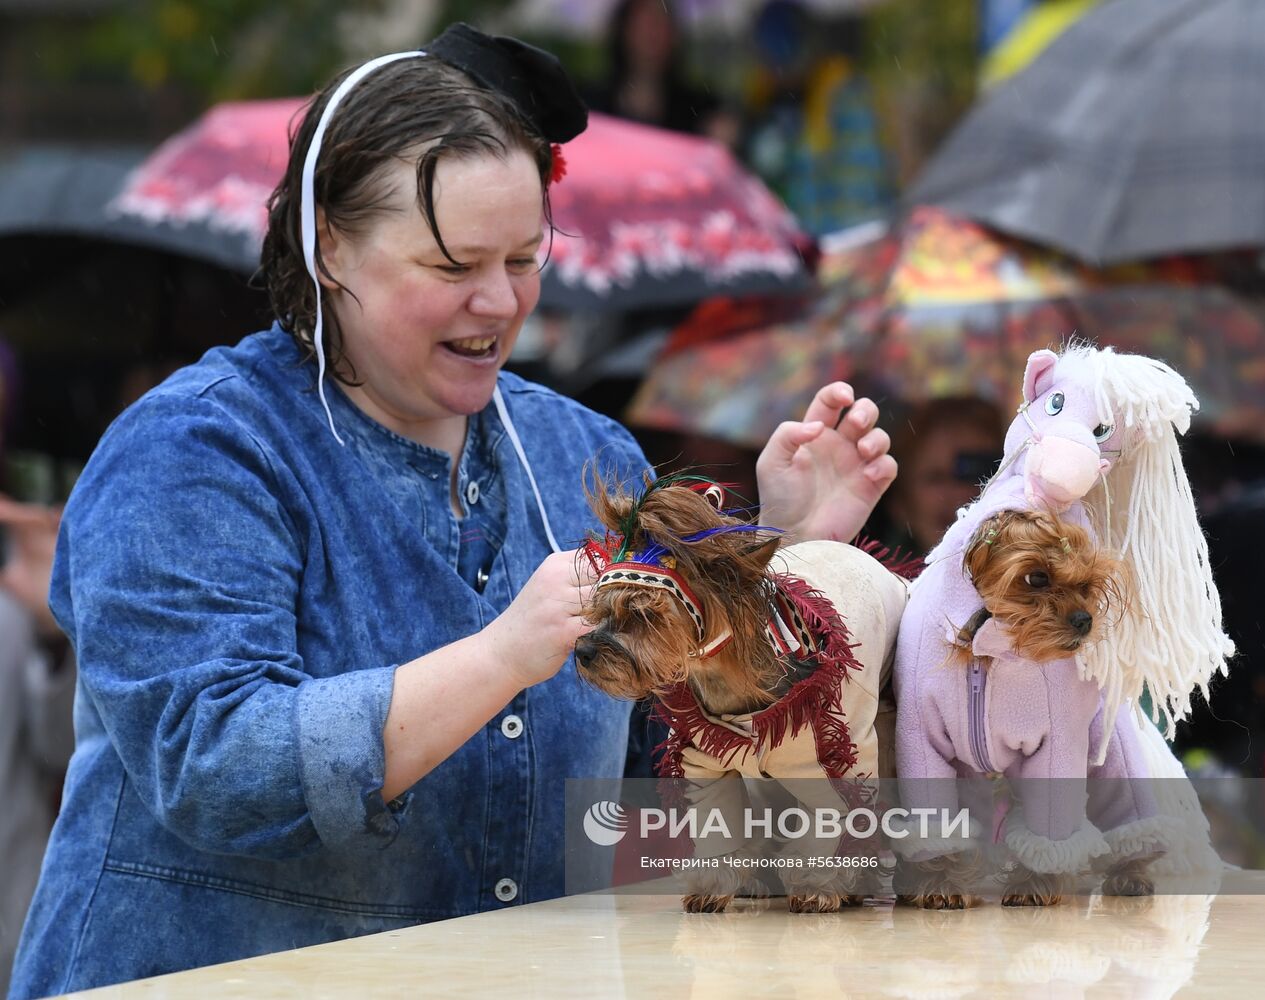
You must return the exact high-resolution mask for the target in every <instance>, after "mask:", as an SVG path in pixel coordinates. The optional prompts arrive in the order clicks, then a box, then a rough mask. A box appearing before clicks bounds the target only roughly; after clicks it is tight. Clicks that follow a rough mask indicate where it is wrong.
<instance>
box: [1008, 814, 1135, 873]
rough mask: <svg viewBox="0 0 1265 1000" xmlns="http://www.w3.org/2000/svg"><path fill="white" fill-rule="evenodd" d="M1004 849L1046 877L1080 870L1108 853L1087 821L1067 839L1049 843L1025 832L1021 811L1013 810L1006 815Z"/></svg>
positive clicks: (1046, 839) (1035, 834) (1096, 828)
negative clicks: (1007, 849) (1008, 849)
mask: <svg viewBox="0 0 1265 1000" xmlns="http://www.w3.org/2000/svg"><path fill="white" fill-rule="evenodd" d="M1006 846H1007V847H1009V848H1010V850H1011V852H1012V853H1013V854H1014V855H1015V857H1016V858H1017V859H1018V861H1019V862H1020V864H1022V865H1023V866H1024V867H1025V868H1027V869H1028V870H1029V871H1034V872H1041V873H1043V874H1047V875H1053V874H1056V873H1057V874H1071V873H1073V872H1079V871H1083V870H1084V869H1086V868H1088V867H1089V863H1090V861H1092V860H1093V859H1094V858H1096V857H1098V856H1100V855H1103V854H1107V853H1108V852H1109V851H1110V850H1111V848H1110V847H1108V846H1107V841H1106V840H1104V839H1103V835H1102V833H1101V832H1100V831H1099V829H1098V827H1096V826H1094V824H1093V823H1091V822H1090V821H1089V820H1085V822H1084V823H1083V824H1082V826H1081V828H1080V829H1079V830H1077V831H1076V832H1075V833H1074V834H1072V835H1071V836H1070V837H1068V838H1067V839H1066V840H1051V839H1050V838H1049V837H1043V836H1041V835H1040V834H1038V833H1033V832H1032V831H1031V830H1029V829H1028V827H1027V824H1025V823H1024V821H1023V810H1022V809H1012V810H1011V811H1010V813H1009V814H1008V815H1007V816H1006Z"/></svg>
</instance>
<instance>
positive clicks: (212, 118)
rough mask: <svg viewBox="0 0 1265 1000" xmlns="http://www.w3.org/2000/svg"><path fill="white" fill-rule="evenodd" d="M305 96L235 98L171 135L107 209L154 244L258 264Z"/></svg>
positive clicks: (229, 263)
mask: <svg viewBox="0 0 1265 1000" xmlns="http://www.w3.org/2000/svg"><path fill="white" fill-rule="evenodd" d="M306 103H307V102H306V100H304V99H299V98H281V99H277V100H265V101H232V102H228V103H225V104H219V105H216V106H215V107H213V108H211V109H210V110H209V111H207V112H206V114H204V115H203V116H202V117H201V118H199V119H198V120H197V121H196V122H194V123H193V124H192V125H191V126H190V127H189V128H187V129H185V130H183V131H182V132H179V133H177V134H176V135H175V136H173V137H172V138H170V139H168V140H167V141H166V142H164V143H163V144H162V145H161V146H159V148H158V149H157V150H156V151H155V152H154V154H153V155H152V156H150V157H149V158H148V159H146V160H145V162H144V163H143V164H142V165H141V166H140V168H139V169H138V170H137V171H136V172H135V173H133V174H132V176H131V177H130V179H129V181H128V183H127V185H126V186H125V187H124V188H123V190H121V191H120V192H119V193H118V194H117V195H116V196H115V197H114V199H113V200H112V201H111V202H110V203H109V205H108V206H107V209H106V210H107V214H109V215H110V216H111V217H112V218H114V219H117V220H119V221H120V222H122V221H124V220H125V221H126V222H127V223H129V224H130V225H132V226H133V227H135V229H136V231H138V232H139V233H144V234H146V235H147V236H148V241H147V242H149V243H150V244H151V245H155V246H161V247H162V248H164V249H168V250H171V251H173V252H176V253H184V254H188V255H190V256H194V257H200V258H203V259H206V260H211V261H213V262H215V263H217V264H221V265H223V266H226V267H234V268H236V269H238V270H241V271H244V272H249V271H253V270H254V269H255V268H256V266H258V264H259V248H260V245H261V244H262V242H263V234H264V231H265V229H266V228H267V221H268V217H267V210H266V204H267V201H268V196H269V195H270V194H271V193H272V190H273V188H275V187H276V186H277V182H278V181H279V180H280V179H281V175H282V173H283V172H284V171H285V166H286V161H287V160H288V159H289V156H290V142H289V132H288V130H289V127H290V125H291V123H297V119H298V118H299V116H300V115H301V114H302V111H303V108H304V106H305V105H306Z"/></svg>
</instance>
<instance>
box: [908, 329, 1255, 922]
mask: <svg viewBox="0 0 1265 1000" xmlns="http://www.w3.org/2000/svg"><path fill="white" fill-rule="evenodd" d="M1023 398H1024V403H1023V405H1022V406H1021V407H1020V411H1019V416H1018V417H1017V418H1016V419H1015V421H1014V423H1013V424H1012V425H1011V427H1010V430H1009V432H1008V434H1007V436H1006V445H1005V458H1004V460H1003V463H1002V467H1001V469H1000V471H999V472H998V473H997V474H996V475H995V476H994V477H993V478H992V479H991V480H990V481H989V482H988V484H986V486H985V487H984V490H983V492H982V493H981V495H980V497H979V499H978V500H976V501H975V502H974V503H973V504H972V505H971V506H970V507H968V508H966V509H965V510H964V511H963V512H961V514H960V516H959V520H958V521H957V523H955V524H954V525H952V526H951V527H950V528H949V530H948V531H947V532H946V533H945V536H944V539H943V540H942V541H941V542H940V544H939V545H938V546H937V547H936V548H935V549H934V550H933V551H932V552H931V553H929V555H928V557H927V569H926V571H925V572H924V573H923V574H922V575H921V576H920V577H919V579H918V580H917V581H916V583H915V585H914V587H913V588H912V592H911V596H910V602H909V607H908V609H907V611H906V614H905V619H904V622H903V623H902V625H901V632H900V638H899V642H898V648H897V654H896V664H895V676H894V685H895V690H896V698H897V704H898V706H899V708H898V720H897V733H896V743H897V746H896V752H897V770H898V774H899V776H900V790H901V799H902V804H903V805H905V806H906V807H907V808H909V807H930V808H934V809H936V810H939V809H949V810H951V811H953V810H955V808H956V807H957V806H958V805H959V801H958V788H959V786H958V783H957V781H956V780H955V779H958V778H960V777H969V776H973V775H982V774H983V775H987V774H994V775H996V774H1003V775H1004V776H1005V778H1006V779H1007V781H1008V783H1009V784H1010V786H1011V789H1012V791H1013V792H1014V797H1015V798H1016V799H1017V803H1016V804H1014V805H1012V806H1011V807H1010V808H1009V811H1008V812H1005V813H1004V818H1001V817H998V820H999V821H998V822H996V823H995V827H996V828H995V830H992V831H985V830H983V829H975V830H972V831H970V832H969V834H968V835H967V836H964V837H944V836H938V835H937V834H936V832H934V831H933V832H932V834H931V836H909V837H907V838H905V839H904V840H898V841H895V842H894V845H893V846H894V847H895V849H896V850H897V851H898V853H900V854H901V855H902V864H901V866H900V868H899V869H898V872H897V891H898V895H899V896H900V897H901V898H902V901H905V902H912V903H915V904H916V905H921V906H926V907H933V908H958V907H961V906H964V905H968V904H969V897H968V895H967V893H966V892H965V891H963V888H962V885H963V883H964V882H965V880H966V877H967V875H966V873H967V872H968V871H969V870H970V868H971V863H970V862H969V861H968V859H969V858H970V857H971V856H972V852H973V851H974V850H975V849H978V848H987V847H988V844H989V842H990V841H997V842H1004V844H1005V846H1006V848H1008V850H1009V852H1010V854H1011V855H1012V856H1013V858H1014V859H1015V860H1016V861H1017V866H1016V867H1015V868H1014V869H1013V871H1012V874H1011V877H1010V880H1009V882H1008V885H1007V888H1006V890H1005V893H1004V895H1003V902H1004V903H1007V904H1010V905H1043V904H1049V903H1053V902H1057V901H1058V898H1059V896H1060V893H1061V892H1062V891H1063V889H1064V888H1065V887H1066V886H1067V885H1068V884H1069V883H1070V879H1071V878H1072V877H1074V876H1076V875H1078V874H1079V873H1081V872H1082V871H1086V870H1089V869H1090V868H1091V867H1098V868H1103V867H1105V868H1106V870H1107V878H1106V880H1105V882H1104V883H1103V891H1104V892H1107V893H1116V894H1148V893H1150V892H1151V891H1153V884H1152V883H1151V881H1150V877H1149V876H1150V875H1153V874H1156V873H1160V872H1166V873H1189V872H1195V871H1219V870H1220V869H1221V867H1222V866H1221V864H1220V862H1219V860H1218V859H1217V858H1216V856H1215V854H1214V853H1213V852H1212V850H1211V847H1210V846H1209V843H1208V836H1207V834H1208V827H1207V822H1206V820H1204V818H1203V816H1202V813H1201V812H1200V810H1199V807H1198V802H1197V800H1196V799H1195V796H1194V792H1193V789H1191V787H1190V786H1189V783H1188V782H1186V780H1185V774H1184V771H1183V770H1182V767H1181V764H1180V762H1178V761H1177V760H1176V758H1174V757H1173V755H1172V752H1171V751H1170V750H1169V748H1168V745H1167V744H1166V743H1165V741H1164V739H1163V737H1162V736H1161V734H1160V733H1159V731H1158V730H1157V728H1156V726H1155V725H1154V724H1152V722H1151V721H1149V720H1147V719H1145V718H1143V717H1142V716H1141V713H1140V712H1139V711H1138V710H1137V708H1136V705H1137V703H1138V700H1139V698H1140V697H1141V696H1142V694H1143V690H1144V688H1145V689H1146V690H1147V691H1148V692H1149V694H1150V696H1151V698H1152V700H1153V704H1154V705H1155V706H1156V709H1157V710H1158V709H1161V708H1162V709H1163V711H1164V715H1165V718H1166V720H1167V725H1168V730H1169V735H1170V736H1171V734H1172V730H1173V726H1174V724H1175V722H1176V720H1178V719H1180V718H1182V717H1184V716H1185V715H1186V714H1187V713H1188V712H1189V710H1190V697H1191V694H1192V693H1193V691H1194V690H1195V689H1196V688H1200V689H1202V690H1203V691H1204V693H1205V695H1206V693H1207V684H1208V682H1209V680H1210V679H1211V677H1212V676H1213V674H1214V673H1216V672H1218V671H1220V672H1224V671H1225V665H1226V658H1227V657H1229V656H1230V655H1231V654H1232V653H1233V645H1232V644H1231V642H1230V640H1229V639H1228V638H1227V636H1226V635H1225V634H1224V632H1223V631H1222V627H1221V608H1220V600H1219V597H1218V595H1217V591H1216V587H1215V585H1214V584H1213V581H1212V576H1211V570H1210V567H1209V563H1208V549H1207V545H1206V542H1205V539H1204V537H1203V533H1202V531H1201V530H1200V528H1199V524H1198V521H1197V519H1196V515H1195V508H1194V502H1193V499H1192V497H1191V492H1190V486H1189V483H1188V480H1187V477H1186V474H1185V471H1184V469H1183V467H1182V462H1181V455H1180V452H1179V451H1178V447H1177V440H1176V434H1177V433H1185V431H1186V429H1187V428H1188V427H1189V424H1190V417H1191V413H1192V412H1193V411H1194V410H1195V409H1196V408H1197V406H1198V403H1197V401H1196V400H1195V397H1194V395H1193V393H1192V392H1191V391H1190V389H1189V387H1188V386H1187V385H1186V382H1185V380H1183V379H1182V378H1181V376H1180V375H1178V374H1177V373H1176V372H1174V371H1173V370H1172V369H1170V368H1169V367H1168V366H1166V365H1164V364H1162V363H1161V362H1158V361H1154V360H1152V359H1149V358H1144V357H1138V356H1133V355H1118V354H1115V353H1114V352H1112V351H1111V349H1110V348H1107V349H1103V350H1097V349H1094V348H1090V347H1085V346H1073V347H1070V348H1068V349H1067V350H1066V351H1065V352H1064V353H1063V354H1062V355H1061V356H1059V355H1056V354H1054V353H1053V352H1051V351H1037V352H1036V353H1034V354H1033V355H1032V356H1031V357H1030V358H1029V359H1028V363H1027V367H1026V370H1025V373H1024V382H1023ZM1005 512H1042V513H1048V514H1052V515H1056V516H1057V517H1058V518H1060V519H1062V520H1063V521H1065V522H1068V523H1070V524H1072V525H1076V526H1079V529H1083V531H1084V532H1086V533H1087V537H1088V538H1089V539H1092V540H1093V542H1094V544H1096V545H1097V546H1099V547H1100V548H1101V549H1102V550H1103V551H1104V553H1105V556H1104V557H1105V558H1110V557H1111V555H1112V554H1118V555H1119V557H1120V559H1121V560H1122V562H1123V567H1122V572H1121V573H1120V574H1119V575H1116V574H1107V575H1112V576H1114V578H1115V579H1116V580H1118V581H1121V580H1122V581H1126V582H1125V583H1124V584H1122V585H1121V586H1119V587H1117V588H1116V590H1117V591H1118V592H1119V591H1127V592H1128V597H1129V599H1128V600H1127V601H1125V602H1124V605H1126V606H1119V604H1120V602H1116V603H1117V605H1118V606H1117V608H1116V611H1117V612H1118V613H1117V614H1116V615H1114V616H1110V615H1109V616H1107V620H1105V621H1103V622H1102V623H1101V624H1100V625H1099V626H1095V627H1094V628H1093V631H1094V635H1093V636H1090V635H1089V632H1090V628H1089V627H1085V629H1084V630H1085V633H1086V638H1088V639H1089V640H1090V641H1086V642H1085V643H1084V644H1083V645H1082V644H1080V643H1079V642H1077V643H1075V644H1073V643H1070V642H1064V643H1063V649H1064V653H1063V655H1062V656H1061V657H1059V656H1058V655H1057V650H1049V649H1047V650H1046V651H1045V652H1043V653H1041V654H1040V655H1038V656H1025V655H1024V651H1025V645H1024V640H1023V639H1022V637H1020V636H1019V635H1018V632H1017V630H1016V628H1013V627H1012V628H1007V626H1006V625H1005V624H1004V623H1002V622H1001V621H999V620H997V618H996V617H994V618H993V619H991V620H989V621H986V622H985V624H984V625H983V626H982V627H980V626H979V622H980V621H981V620H982V619H983V618H986V617H987V614H986V608H985V605H986V604H987V603H989V601H986V600H985V596H984V595H983V594H982V593H981V590H982V589H983V588H977V586H976V583H975V581H973V579H972V574H971V569H972V565H974V568H975V571H976V572H977V573H978V572H982V571H983V570H984V567H985V566H986V565H987V563H986V561H985V560H987V559H1002V558H1006V557H1007V555H1006V552H1005V545H1004V544H996V545H994V548H996V549H997V551H996V552H992V553H987V552H983V553H982V552H981V549H980V544H981V542H982V541H983V540H984V539H983V538H982V537H981V528H982V526H984V525H985V524H986V523H991V524H996V523H997V522H996V519H997V518H998V517H999V515H1002V514H1004V513H1005ZM990 519H991V520H990ZM994 530H995V529H994ZM1053 533H1054V536H1056V539H1057V536H1058V535H1059V534H1060V533H1061V534H1063V535H1064V536H1066V535H1067V532H1066V531H1060V529H1057V528H1055V529H1054V530H1053ZM984 534H987V531H985V532H984ZM991 541H997V542H1000V540H997V539H994V540H991ZM1057 547H1058V546H1053V548H1054V549H1055V550H1057ZM1069 548H1070V543H1069ZM1003 589H1005V590H1006V594H1005V596H1006V598H1007V599H1009V598H1013V597H1014V596H1015V595H1017V594H1018V593H1019V592H1020V591H1021V590H1022V589H1023V588H1022V581H1021V580H1016V579H1014V578H1013V577H1012V578H1011V579H1009V580H1008V581H1007V582H1006V584H1005V586H1004V588H1003ZM997 596H998V595H990V600H992V599H993V598H995V597H997ZM1099 603H1100V604H1101V603H1102V601H1101V600H1100V601H1099ZM1099 610H1102V609H1101V608H1099ZM982 612H985V613H984V614H982ZM1085 614H1086V616H1087V617H1092V615H1093V614H1094V609H1093V608H1089V607H1087V608H1086V609H1085ZM1082 625H1084V623H1083V622H1082ZM976 628H978V631H976ZM972 633H974V634H972ZM963 636H967V637H969V642H970V644H971V649H970V650H969V652H968V655H967V656H966V657H965V659H966V660H967V662H968V663H969V664H970V665H971V666H970V667H969V668H964V667H963V666H962V665H961V657H960V646H961V643H962V639H963ZM1027 641H1029V642H1030V641H1031V639H1030V638H1029V640H1027ZM955 658H957V659H958V662H957V663H954V662H953V661H954V660H955ZM1148 778H1167V779H1173V780H1170V781H1164V782H1151V781H1147V780H1139V779H1148ZM1003 808H1004V806H1003ZM920 832H921V831H920ZM941 833H943V831H941ZM989 833H991V834H993V836H992V837H989V836H988V834H989ZM1157 859H1158V860H1157Z"/></svg>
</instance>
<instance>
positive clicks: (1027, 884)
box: [1001, 866, 1064, 906]
mask: <svg viewBox="0 0 1265 1000" xmlns="http://www.w3.org/2000/svg"><path fill="white" fill-rule="evenodd" d="M1063 882H1064V880H1063V878H1062V877H1061V876H1060V875H1057V874H1049V873H1046V872H1034V871H1029V870H1028V869H1027V868H1024V867H1023V866H1019V867H1017V868H1015V870H1014V871H1012V872H1011V873H1010V875H1009V877H1008V878H1007V879H1006V888H1005V889H1004V890H1003V891H1002V896H1001V905H1002V906H1056V905H1057V904H1059V903H1061V902H1062V901H1063Z"/></svg>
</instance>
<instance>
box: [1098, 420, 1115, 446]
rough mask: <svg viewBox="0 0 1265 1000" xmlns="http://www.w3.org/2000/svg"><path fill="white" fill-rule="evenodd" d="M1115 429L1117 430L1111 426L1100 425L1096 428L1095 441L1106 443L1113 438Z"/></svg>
mask: <svg viewBox="0 0 1265 1000" xmlns="http://www.w3.org/2000/svg"><path fill="white" fill-rule="evenodd" d="M1115 429H1116V428H1115V427H1114V426H1113V425H1111V424H1099V425H1098V426H1097V427H1095V428H1094V440H1095V441H1097V442H1098V443H1099V444H1101V443H1102V442H1103V441H1106V440H1107V438H1109V437H1111V435H1112V432H1114V431H1115Z"/></svg>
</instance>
